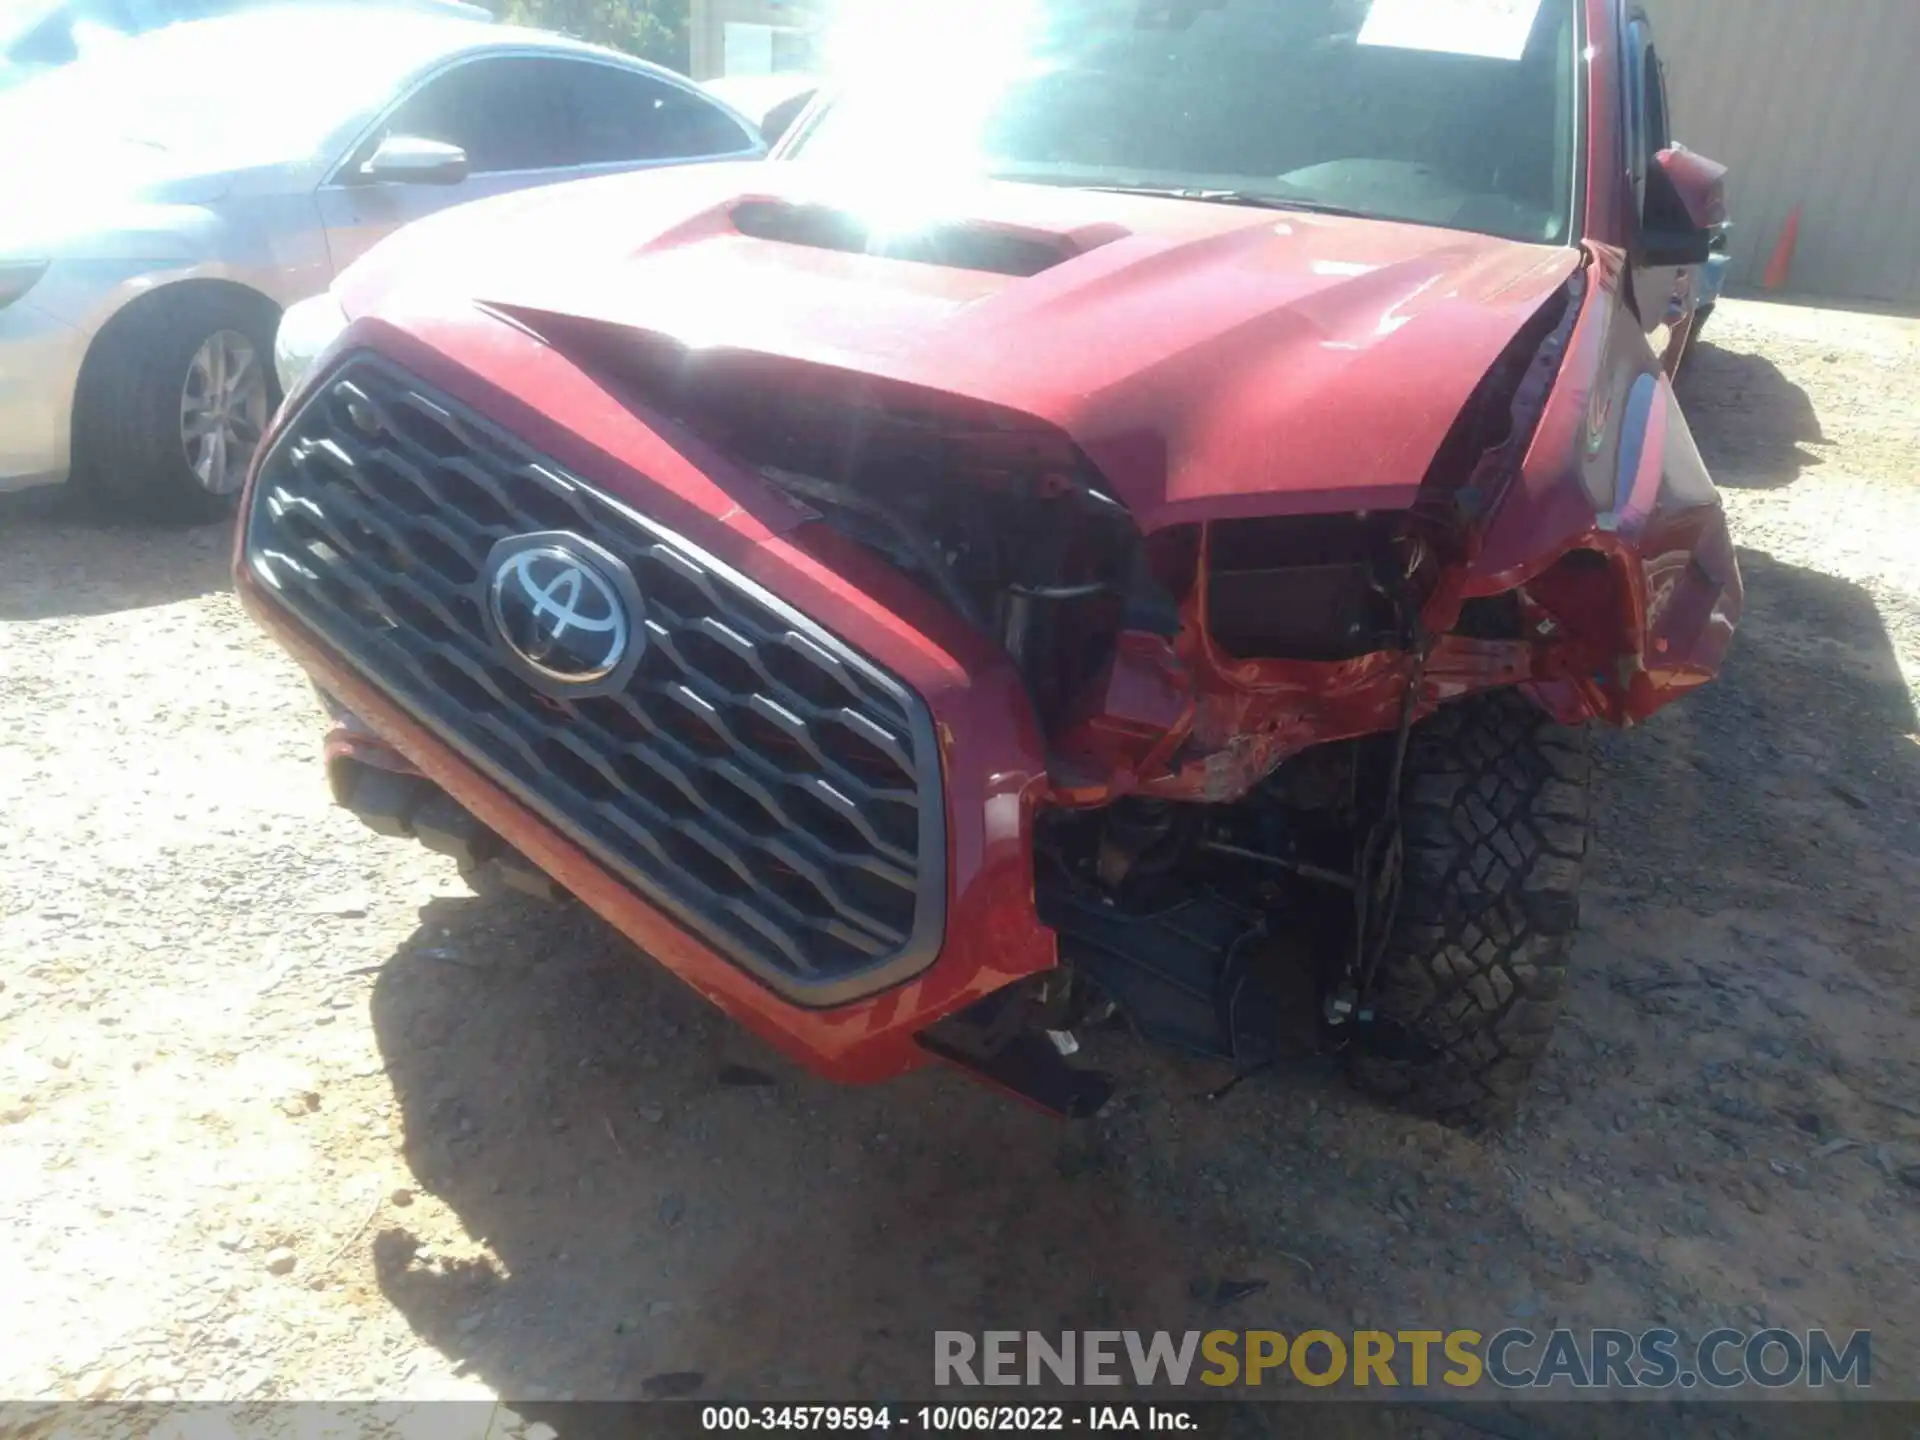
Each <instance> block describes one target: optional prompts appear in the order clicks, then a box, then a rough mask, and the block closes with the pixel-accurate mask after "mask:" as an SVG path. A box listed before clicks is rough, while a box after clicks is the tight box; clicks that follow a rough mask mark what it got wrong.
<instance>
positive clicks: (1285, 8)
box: [784, 0, 1579, 244]
mask: <svg viewBox="0 0 1920 1440" xmlns="http://www.w3.org/2000/svg"><path fill="white" fill-rule="evenodd" d="M887 6H888V8H890V9H891V10H892V14H893V16H894V17H896V18H895V19H894V20H893V21H892V22H891V23H889V22H887V21H885V20H883V19H878V18H876V17H878V16H879V15H880V11H879V10H878V9H869V10H867V11H865V12H859V11H857V10H850V12H849V15H848V22H847V25H846V26H845V27H844V29H845V31H846V33H847V34H849V35H851V34H853V33H855V32H854V31H853V28H852V27H853V23H854V22H853V18H852V17H853V15H854V14H855V13H859V14H861V17H862V18H861V21H860V23H861V24H862V25H863V26H865V27H866V28H865V29H864V30H863V31H862V32H861V34H862V40H863V43H862V44H861V45H860V46H859V47H858V49H857V51H849V52H848V53H849V54H851V55H852V57H853V58H852V62H851V63H849V64H847V65H845V66H844V67H843V74H844V77H845V78H844V81H843V83H842V84H841V85H840V88H839V89H838V91H837V93H836V94H835V98H834V99H833V101H832V103H831V104H829V105H827V106H826V107H824V108H822V109H821V110H819V111H817V112H816V114H815V116H814V118H813V120H812V122H811V123H810V124H809V125H808V126H807V128H806V130H805V131H804V132H803V133H802V134H800V135H798V136H796V137H795V139H794V140H793V141H792V143H791V144H790V145H789V146H788V147H787V149H786V151H785V152H784V153H785V155H786V156H788V157H798V158H804V159H806V160H808V161H810V162H821V163H825V164H830V165H834V166H838V167H846V168H851V169H856V170H859V171H862V172H866V173H875V172H880V171H891V172H896V173H901V174H911V175H916V176H919V177H922V178H934V177H937V176H939V175H942V174H949V175H950V174H957V173H970V174H975V175H981V176H987V177H991V178H995V179H1006V180H1022V181H1028V182H1032V183H1039V184H1051V185H1071V186H1081V187H1086V188H1099V189H1122V190H1136V189H1137V190H1142V191H1151V192H1158V193H1171V194H1176V195H1184V196H1187V197H1188V198H1192V199H1194V200H1211V201H1218V202H1221V203H1231V204H1240V205H1247V204H1271V205H1274V206H1276V207H1286V206H1289V205H1295V206H1299V207H1301V208H1306V209H1314V208H1318V209H1328V210H1335V211H1342V212H1352V213H1357V214H1362V215H1367V216H1372V217H1378V218H1381V219H1391V220H1404V221H1410V222H1414V223H1418V224H1428V225H1442V226H1448V227H1451V228H1455V229H1462V230H1477V231H1481V232H1484V233H1487V234H1491V235H1499V236H1503V237H1506V238H1509V239H1514V240H1527V241H1534V242H1544V243H1548V244H1567V243H1570V241H1571V239H1572V236H1573V212H1574V196H1575V192H1576V189H1577V186H1578V184H1579V166H1578V160H1577V150H1578V147H1577V145H1576V123H1575V116H1576V114H1577V104H1576V101H1577V86H1578V69H1577V67H1576V64H1575V59H1576V55H1577V52H1578V45H1579V41H1578V32H1577V18H1576V0H982V3H979V4H977V5H976V4H969V5H967V6H964V7H957V8H953V9H952V11H951V14H950V15H949V17H948V18H947V19H945V20H939V21H935V20H930V19H928V18H927V16H928V14H929V13H933V12H939V13H942V14H946V13H947V12H949V9H950V7H946V6H927V7H920V6H908V5H899V4H898V3H897V0H887ZM896 6H897V8H895V7H896ZM905 11H917V12H920V18H919V19H918V20H916V21H914V22H911V23H903V22H902V21H901V19H900V18H898V17H900V16H901V14H902V12H905ZM876 36H879V37H881V38H878V39H876V38H875V37H876ZM959 62H964V63H959Z"/></svg>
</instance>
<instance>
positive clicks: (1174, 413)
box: [336, 162, 1580, 530]
mask: <svg viewBox="0 0 1920 1440" xmlns="http://www.w3.org/2000/svg"><path fill="white" fill-rule="evenodd" d="M901 234H912V235H920V236H928V235H931V236H933V237H935V243H934V244H933V245H932V247H931V248H928V247H926V246H922V248H921V249H920V250H919V251H916V252H912V253H916V254H919V255H921V256H922V257H926V256H929V255H931V256H934V257H935V258H933V259H928V258H914V259H908V258H897V254H898V253H899V252H897V251H895V253H887V254H876V253H870V252H871V250H873V249H876V248H886V247H885V246H883V244H882V243H881V241H880V240H878V239H876V238H875V237H884V236H887V235H895V236H898V235H901ZM849 236H853V237H855V238H856V241H857V239H858V237H860V236H865V237H867V241H868V243H867V244H866V245H865V246H863V245H861V244H859V243H854V244H852V245H851V247H850V248H849V247H848V237H849ZM1579 260H1580V255H1579V252H1578V251H1577V250H1574V249H1571V248H1566V247H1556V246H1545V245H1529V244H1521V243H1517V242H1514V241H1509V240H1502V239H1497V238H1494V237H1490V236H1485V235H1478V234H1470V233H1464V232H1460V231H1454V230H1446V229H1439V228H1434V227H1428V226H1417V225H1409V224H1400V223H1393V222H1387V221H1377V220H1362V219H1351V218H1346V217H1336V216H1329V215H1317V214H1312V213H1308V212H1302V211H1274V210H1264V209H1251V208H1241V207H1234V206H1228V205H1219V204H1205V203H1197V202H1192V201H1185V200H1169V199H1159V198H1151V197H1139V196H1128V195H1115V194H1105V193H1097V192H1090V191H1083V190H1071V189H1064V188H1058V187H1049V186H1035V185H1017V184H1006V183H978V184H968V185H966V186H961V187H956V186H951V185H949V186H947V187H945V188H943V190H942V191H941V192H940V193H939V194H937V195H934V196H922V195H916V194H914V192H913V190H912V188H911V185H910V182H907V181H905V180H902V181H901V182H900V183H898V184H894V183H889V181H888V180H886V179H884V178H881V179H876V178H874V177H865V178H864V179H862V180H861V181H860V182H859V183H857V184H855V183H850V182H848V181H846V180H844V179H841V178H838V177H833V176H827V175H823V174H820V173H817V172H814V171H813V170H812V169H811V168H810V167H808V166H807V165H805V164H803V163H788V162H783V163H775V164H746V165H706V166H697V167H689V168H686V169H681V170H672V171H663V172H655V173H652V174H643V175H631V176H618V177H612V178H610V179H604V180H593V181H586V182H581V183H577V184H572V185H567V186H562V187H558V188H554V189H548V190H545V191H535V192H526V193H522V194H517V195H511V196H506V197H502V198H501V199H498V200H493V201H486V202H481V203H479V204H476V205H470V206H464V207H461V208H460V209H458V210H455V211H450V212H447V213H446V214H444V215H442V216H439V217H435V218H434V219H431V220H428V221H425V222H422V223H420V224H417V225H414V226H411V227H408V228H407V229H406V230H403V231H401V232H400V233H399V235H397V236H396V237H394V238H393V239H391V240H389V241H387V242H386V243H385V244H383V245H381V246H379V247H376V249H374V250H373V251H372V252H370V253H369V255H368V256H367V257H366V258H365V259H364V260H362V261H361V263H360V264H359V265H357V266H355V267H354V268H353V269H351V270H349V271H348V272H347V273H346V274H345V275H344V276H343V277H342V278H341V280H340V281H339V282H338V285H337V287H336V289H337V293H338V295H339V298H340V300H341V302H342V305H343V307H344V308H345V309H346V311H347V312H348V314H349V315H354V316H357V315H359V314H361V313H364V312H365V311H367V310H369V309H374V308H381V307H390V306H391V305H392V304H393V303H394V302H396V301H399V299H400V297H399V294H398V292H400V291H403V290H405V291H407V292H412V293H409V294H408V295H407V297H406V299H405V301H404V302H403V303H400V304H399V308H402V309H405V308H409V307H410V306H411V305H412V304H417V303H420V302H422V301H423V300H426V299H427V298H428V297H426V296H424V295H422V294H419V293H417V292H420V291H427V290H430V291H437V292H439V293H438V294H437V296H435V297H433V298H434V299H436V300H437V301H438V302H440V303H442V304H444V303H456V304H478V305H481V306H484V307H485V308H487V309H490V310H495V311H500V310H505V311H508V312H511V313H513V314H515V315H516V316H519V317H528V316H540V315H546V316H555V317H563V318H564V319H565V320H567V321H571V322H586V323H588V324H590V325H592V326H593V327H595V328H596V329H603V330H604V329H607V328H611V329H615V330H623V331H630V332H640V333H642V334H645V335H647V336H650V337H656V338H658V339H664V340H666V341H669V342H673V343H677V344H681V345H685V346H687V347H689V348H690V349H696V350H716V349H718V350H738V351H745V352H751V353H754V354H757V355H762V356H770V357H774V358H776V359H780V360H785V361H791V362H793V363H795V364H799V365H806V366H812V367H823V368H825V369H828V370H833V371H839V372H843V373H846V374H848V375H850V376H857V377H864V378H866V379H870V380H879V381H885V382H891V383H893V384H896V385H901V386H908V387H914V388H916V389H919V390H923V391H927V392H934V393H937V394H945V395H957V396H963V397H966V398H968V399H970V400H972V401H976V402H980V403H982V404H986V405H991V406H995V407H999V408H1001V409H1004V410H1007V411H1011V412H1016V413H1018V414H1021V415H1025V416H1030V417H1033V418H1034V419H1036V420H1038V421H1040V422H1042V423H1045V424H1048V425H1052V426H1055V427H1057V428H1058V429H1060V430H1061V431H1064V432H1065V433H1066V434H1068V435H1069V436H1071V437H1072V438H1073V440H1074V441H1075V442H1076V443H1077V444H1078V445H1079V446H1080V447H1081V449H1082V450H1083V451H1084V452H1085V453H1086V454H1087V456H1088V457H1089V459H1090V460H1092V462H1093V463H1094V464H1095V465H1096V466H1097V467H1098V468H1099V469H1100V471H1101V472H1102V473H1103V474H1104V475H1105V477H1106V479H1107V482H1108V483H1109V484H1110V485H1111V486H1112V487H1113V488H1114V490H1115V492H1116V493H1117V494H1118V495H1119V497H1120V498H1121V499H1122V500H1124V501H1125V502H1126V504H1127V505H1128V506H1129V508H1130V509H1131V510H1132V511H1133V513H1134V515H1135V517H1136V519H1137V521H1138V522H1139V523H1140V525H1141V526H1142V528H1144V529H1148V530H1151V529H1156V528H1159V527H1160V526H1163V525H1166V524H1171V523H1176V522H1179V521H1183V520H1197V519H1214V518H1225V517H1230V516H1245V515H1256V514H1260V515H1272V514H1285V513H1295V512H1310V511H1328V510H1336V509H1386V508H1398V507H1401V506H1404V505H1406V504H1409V503H1411V501H1412V498H1413V495H1414V492H1415V490H1416V489H1417V487H1418V486H1419V484H1420V481H1421V479H1422V477H1423V475H1424V474H1425V472H1426V469H1427V466H1428V464H1429V462H1430V461H1431V459H1432V457H1433V455H1434V453H1435V451H1436V450H1437V449H1438V448H1439V445H1440V442H1441V440H1442V439H1443V438H1444V436H1445V435H1446V432H1447V429H1448V427H1449V426H1450V425H1451V424H1452V423H1453V421H1454V419H1455V417H1456V416H1457V415H1458V413H1459V411H1460V409H1461V407H1462V406H1463V405H1464V404H1465V403H1466V401H1467V399H1468V397H1469V395H1470V394H1471V392H1472V391H1473V389H1474V387H1475V385H1476V384H1477V383H1478V382H1479V380H1480V379H1481V377H1482V376H1483V375H1484V374H1485V372H1486V371H1487V369H1488V368H1489V367H1490V366H1491V365H1492V364H1493V362H1494V361H1495V359H1496V358H1497V357H1498V356H1499V354H1500V352H1501V350H1502V349H1503V348H1504V347H1505V346H1506V344H1507V343H1508V341H1509V340H1511V339H1512V337H1513V336H1514V334H1515V333H1516V331H1518V329H1519V328H1520V327H1521V325H1522V324H1524V323H1525V321H1526V320H1527V319H1528V318H1529V317H1530V316H1531V315H1533V314H1534V313H1535V312H1536V311H1537V310H1538V309H1539V307H1540V306H1541V305H1542V304H1543V303H1544V302H1545V301H1546V300H1547V299H1548V298H1549V297H1550V296H1551V295H1552V294H1553V293H1554V291H1555V290H1556V289H1557V288H1558V287H1559V286H1561V285H1562V284H1564V283H1565V281H1566V280H1567V278H1568V277H1569V276H1570V275H1571V274H1572V273H1573V271H1574V270H1575V269H1576V267H1577V266H1578V264H1579ZM532 328H534V329H535V330H536V331H539V330H541V326H540V325H539V324H537V323H536V324H534V325H533V327H532Z"/></svg>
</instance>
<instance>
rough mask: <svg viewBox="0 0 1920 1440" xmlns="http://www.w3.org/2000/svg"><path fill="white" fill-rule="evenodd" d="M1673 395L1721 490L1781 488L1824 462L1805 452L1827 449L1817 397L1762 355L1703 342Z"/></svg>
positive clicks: (1688, 361)
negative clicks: (1812, 396)
mask: <svg viewBox="0 0 1920 1440" xmlns="http://www.w3.org/2000/svg"><path fill="white" fill-rule="evenodd" d="M1674 393H1675V394H1676V395H1678V396H1679V398H1680V405H1681V408H1682V409H1683V410H1684V411H1685V413H1686V417H1687V425H1688V428H1689V429H1691V430H1692V431H1693V438H1694V440H1695V442H1696V443H1697V444H1698V445H1699V447H1700V454H1701V457H1702V458H1703V459H1704V460H1705V461H1706V462H1707V469H1708V471H1709V472H1711V474H1712V475H1713V479H1714V483H1715V484H1717V485H1722V486H1727V487H1730V488H1735V489H1743V490H1776V489H1781V488H1784V487H1785V486H1788V485H1791V484H1792V483H1793V482H1794V481H1796V480H1798V479H1799V478H1800V476H1801V475H1802V474H1803V473H1804V472H1805V471H1807V470H1809V469H1812V468H1813V467H1814V466H1816V465H1822V464H1824V463H1826V462H1825V460H1824V458H1823V457H1822V456H1821V455H1819V454H1818V453H1816V452H1815V451H1813V450H1810V449H1809V448H1808V447H1809V446H1815V445H1824V444H1826V435H1825V433H1824V432H1823V431H1822V429H1821V425H1820V416H1819V413H1818V411H1816V410H1815V408H1814V405H1813V401H1812V399H1810V398H1809V397H1808V395H1807V392H1806V391H1805V390H1803V389H1802V388H1801V387H1800V386H1798V385H1796V384H1794V383H1793V381H1791V380H1789V379H1788V378H1787V377H1786V375H1785V374H1784V373H1782V371H1781V369H1780V367H1779V366H1777V365H1775V364H1774V363H1773V362H1772V361H1771V360H1769V359H1767V358H1766V356H1764V355H1759V354H1755V353H1752V352H1750V351H1745V350H1730V349H1725V348H1723V347H1721V346H1720V345H1717V344H1715V343H1714V341H1713V340H1712V339H1711V338H1708V339H1703V340H1702V341H1701V342H1700V343H1699V344H1697V345H1695V346H1693V347H1692V349H1690V350H1689V351H1688V353H1687V358H1686V363H1685V364H1684V365H1683V366H1682V367H1681V369H1680V374H1679V377H1678V378H1677V379H1676V380H1675V381H1674Z"/></svg>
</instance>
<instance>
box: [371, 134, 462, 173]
mask: <svg viewBox="0 0 1920 1440" xmlns="http://www.w3.org/2000/svg"><path fill="white" fill-rule="evenodd" d="M467 168H468V167H467V152H466V151H464V150H462V149H461V148H460V147H459V146H458V145H448V144H445V143H443V142H442V141H439V140H422V139H421V138H420V137H419V136H417V135H389V136H387V138H386V139H384V140H382V141H381V142H380V146H379V148H378V149H377V150H375V151H374V152H373V154H372V155H371V156H369V157H368V158H367V161H366V163H365V164H364V165H362V166H361V167H360V170H359V173H358V175H357V177H356V178H357V179H358V180H359V181H360V183H361V184H364V185H376V184H379V183H380V182H382V181H390V182H394V183H397V184H403V185H458V184H459V183H460V182H461V181H462V180H464V179H466V178H467Z"/></svg>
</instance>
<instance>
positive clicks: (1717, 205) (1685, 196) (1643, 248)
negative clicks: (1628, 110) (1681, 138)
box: [1635, 145, 1727, 266]
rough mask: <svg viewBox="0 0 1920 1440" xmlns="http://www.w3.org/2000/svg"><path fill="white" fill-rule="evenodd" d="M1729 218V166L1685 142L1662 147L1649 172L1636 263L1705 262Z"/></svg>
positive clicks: (1676, 263)
mask: <svg viewBox="0 0 1920 1440" xmlns="http://www.w3.org/2000/svg"><path fill="white" fill-rule="evenodd" d="M1726 220H1727V167H1726V166H1724V165H1721V164H1717V163H1716V162H1714V161H1712V160H1709V159H1707V157H1706V156H1704V155H1696V154H1694V153H1693V152H1692V151H1691V150H1689V149H1687V148H1686V147H1685V146H1683V145H1675V146H1673V147H1672V148H1671V149H1668V150H1662V151H1661V152H1660V153H1659V154H1658V155H1656V156H1654V157H1653V166H1652V168H1651V169H1650V170H1649V171H1648V172H1647V198H1646V210H1645V213H1644V214H1643V215H1642V216H1641V219H1640V235H1639V241H1638V245H1637V247H1636V248H1637V250H1638V254H1637V255H1636V256H1635V259H1636V261H1637V262H1638V263H1639V264H1641V265H1662V266H1664V265H1675V266H1679V265H1704V264H1706V262H1707V255H1708V252H1709V251H1710V250H1711V248H1712V245H1713V237H1714V236H1715V235H1716V234H1718V233H1719V230H1720V227H1721V226H1722V225H1724V224H1725V223H1726Z"/></svg>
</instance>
